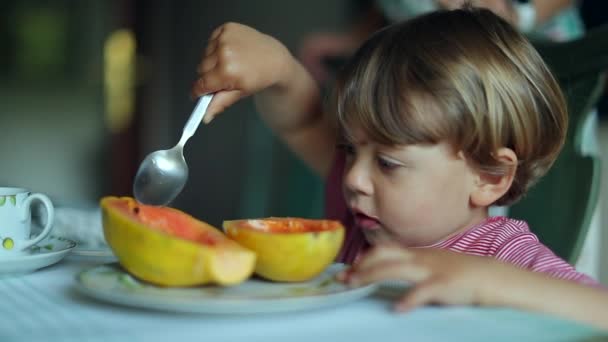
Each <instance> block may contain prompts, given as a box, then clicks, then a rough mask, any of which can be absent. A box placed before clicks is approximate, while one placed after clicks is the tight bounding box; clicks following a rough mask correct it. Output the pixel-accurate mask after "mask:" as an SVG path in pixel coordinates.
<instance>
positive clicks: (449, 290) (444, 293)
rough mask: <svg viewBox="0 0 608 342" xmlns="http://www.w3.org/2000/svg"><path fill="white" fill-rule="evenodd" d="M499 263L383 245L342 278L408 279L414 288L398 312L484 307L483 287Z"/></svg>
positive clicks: (358, 282) (360, 282)
mask: <svg viewBox="0 0 608 342" xmlns="http://www.w3.org/2000/svg"><path fill="white" fill-rule="evenodd" d="M495 263H497V262H495V260H494V259H490V258H487V257H478V256H471V255H465V254H461V253H454V252H448V251H444V250H439V249H430V248H429V249H421V248H409V249H406V248H403V247H400V246H398V245H395V244H390V245H379V246H377V247H375V248H373V249H372V250H371V251H370V252H368V253H366V254H365V255H363V256H362V257H361V258H360V259H359V260H358V261H357V262H356V263H355V264H354V265H353V267H352V268H351V269H349V270H348V271H346V272H345V273H343V274H341V275H339V277H338V278H339V279H340V280H342V281H345V282H346V283H347V284H351V285H363V284H370V283H375V282H381V281H386V280H404V281H407V282H411V283H412V284H413V285H414V286H413V287H412V288H410V289H408V290H407V292H406V293H405V295H404V296H403V297H402V298H401V299H400V300H399V301H398V303H397V305H396V310H398V311H407V310H410V309H412V308H415V307H417V306H420V305H424V304H446V305H478V304H483V301H484V299H483V298H482V294H481V292H482V290H483V289H482V288H481V286H482V285H483V284H487V282H488V280H489V279H488V277H491V276H492V273H493V266H494V265H495Z"/></svg>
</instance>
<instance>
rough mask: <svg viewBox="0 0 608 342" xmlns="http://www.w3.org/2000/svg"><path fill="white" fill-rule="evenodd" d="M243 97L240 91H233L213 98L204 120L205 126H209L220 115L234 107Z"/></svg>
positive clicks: (218, 94)
mask: <svg viewBox="0 0 608 342" xmlns="http://www.w3.org/2000/svg"><path fill="white" fill-rule="evenodd" d="M242 97H243V93H242V92H241V91H239V90H231V91H220V92H218V93H216V94H215V95H214V96H213V100H211V103H210V104H209V107H207V114H205V118H204V119H203V121H204V123H205V124H208V123H210V122H211V120H213V119H214V118H215V117H216V116H217V115H218V114H219V113H221V112H223V111H224V110H226V108H228V107H230V106H231V105H233V104H234V103H235V102H237V101H238V100H240V99H241V98H242Z"/></svg>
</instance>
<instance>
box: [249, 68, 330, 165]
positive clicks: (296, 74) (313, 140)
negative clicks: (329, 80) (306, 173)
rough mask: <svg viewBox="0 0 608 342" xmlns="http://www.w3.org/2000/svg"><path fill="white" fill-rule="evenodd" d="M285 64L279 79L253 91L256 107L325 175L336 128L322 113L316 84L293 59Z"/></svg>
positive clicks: (291, 146) (304, 157) (277, 130)
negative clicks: (266, 86) (265, 87)
mask: <svg viewBox="0 0 608 342" xmlns="http://www.w3.org/2000/svg"><path fill="white" fill-rule="evenodd" d="M284 68H285V70H284V72H283V74H284V77H283V80H282V81H281V82H279V83H278V84H277V85H275V86H273V87H271V88H268V89H265V90H264V91H262V92H260V93H257V94H256V95H255V97H254V98H255V103H256V107H257V109H258V111H259V112H260V115H261V116H262V118H263V119H264V121H265V122H266V123H267V125H268V126H269V127H270V128H271V129H272V130H273V131H274V132H275V133H276V134H277V135H278V136H279V137H280V138H281V139H283V140H284V141H285V142H286V143H287V145H288V146H289V147H290V148H291V149H292V150H293V151H294V152H295V153H296V154H297V155H298V156H299V157H300V158H302V159H303V160H304V161H305V162H306V163H307V164H308V165H309V166H310V167H311V168H312V169H313V170H315V171H316V172H317V173H318V174H320V175H321V176H325V175H327V173H328V172H329V168H330V166H331V160H332V157H333V147H334V145H335V132H334V130H333V129H332V128H331V124H330V123H329V121H328V118H327V117H326V116H325V115H324V114H323V108H322V102H321V95H320V90H319V87H318V85H317V84H316V82H315V81H314V80H313V78H312V77H311V76H310V74H309V73H308V72H307V71H306V69H304V67H303V66H302V65H301V64H300V63H299V62H298V61H296V60H295V59H292V60H291V61H289V62H286V66H284Z"/></svg>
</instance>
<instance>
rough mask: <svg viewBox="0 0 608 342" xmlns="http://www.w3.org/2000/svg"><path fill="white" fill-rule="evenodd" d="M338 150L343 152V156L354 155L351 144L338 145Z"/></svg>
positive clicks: (353, 147) (353, 148)
mask: <svg viewBox="0 0 608 342" xmlns="http://www.w3.org/2000/svg"><path fill="white" fill-rule="evenodd" d="M336 147H337V148H338V149H340V150H342V151H344V153H345V154H347V155H354V154H355V152H356V151H355V146H353V144H349V143H340V144H338V145H337V146H336Z"/></svg>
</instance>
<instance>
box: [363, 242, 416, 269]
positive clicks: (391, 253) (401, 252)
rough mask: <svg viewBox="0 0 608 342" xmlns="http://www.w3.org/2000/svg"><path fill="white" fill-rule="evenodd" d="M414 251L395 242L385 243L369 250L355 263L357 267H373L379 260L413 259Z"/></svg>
mask: <svg viewBox="0 0 608 342" xmlns="http://www.w3.org/2000/svg"><path fill="white" fill-rule="evenodd" d="M411 257H412V253H411V252H409V251H408V250H406V249H405V248H403V247H400V246H398V245H395V244H384V245H380V246H377V247H374V248H372V249H371V250H370V251H369V252H367V253H366V254H365V255H363V256H362V257H361V259H360V260H359V261H358V262H357V263H356V264H355V269H357V270H358V269H362V268H368V267H371V265H373V264H376V263H378V262H379V261H390V260H401V261H407V260H409V259H411Z"/></svg>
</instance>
